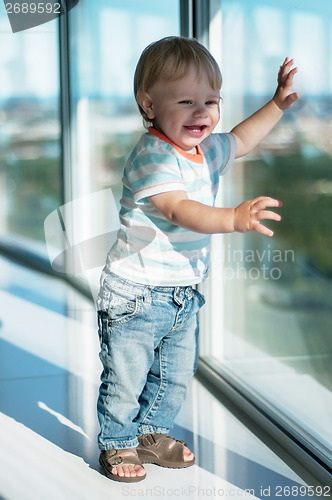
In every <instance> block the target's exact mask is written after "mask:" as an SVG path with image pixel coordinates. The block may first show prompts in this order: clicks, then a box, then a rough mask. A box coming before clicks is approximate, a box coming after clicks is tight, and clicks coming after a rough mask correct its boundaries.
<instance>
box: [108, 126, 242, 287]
mask: <svg viewBox="0 0 332 500" xmlns="http://www.w3.org/2000/svg"><path fill="white" fill-rule="evenodd" d="M234 155H235V143H234V138H233V136H232V135H231V134H212V135H210V136H209V137H207V138H206V139H205V140H204V141H203V142H202V143H201V144H200V146H198V147H197V154H190V153H186V152H185V151H183V150H181V149H180V148H179V147H178V146H176V145H175V144H174V143H172V142H171V141H170V140H169V139H168V138H167V137H166V136H165V135H163V134H161V133H160V132H158V131H157V130H156V129H153V128H150V129H149V131H148V133H146V134H144V135H143V136H142V137H141V139H140V140H139V142H138V144H137V145H136V147H135V148H134V150H133V151H132V153H131V155H130V157H129V159H128V161H127V163H126V166H125V169H124V175H123V179H122V181H123V193H122V198H121V202H120V203H121V210H120V224H121V225H120V229H119V232H118V237H117V241H116V243H115V244H114V245H113V247H112V248H111V250H110V251H109V253H108V256H107V261H106V266H105V267H104V273H106V274H108V273H109V272H113V273H115V274H117V275H119V276H121V277H123V278H125V279H129V280H131V281H136V282H138V283H145V284H148V285H155V286H157V285H161V286H185V285H193V284H196V283H199V282H200V281H202V280H203V279H205V278H206V276H207V273H208V267H209V254H210V235H207V234H201V233H195V232H193V231H190V230H188V229H184V228H182V227H180V226H177V225H174V224H172V223H171V222H169V221H168V220H167V219H166V217H165V216H164V215H163V214H162V213H161V212H159V211H158V210H157V209H156V208H154V206H153V205H152V204H151V203H150V201H149V200H148V197H149V196H152V195H155V194H159V193H166V192H169V191H175V190H181V191H186V193H187V196H188V198H189V199H191V200H195V201H198V202H200V203H204V204H206V205H210V206H213V205H214V203H215V198H216V194H217V191H218V186H219V175H220V173H221V174H224V173H225V172H226V170H228V168H229V167H230V166H231V164H232V162H233V159H234ZM104 276H105V274H104Z"/></svg>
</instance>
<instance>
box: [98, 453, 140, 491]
mask: <svg viewBox="0 0 332 500" xmlns="http://www.w3.org/2000/svg"><path fill="white" fill-rule="evenodd" d="M136 450H137V448H125V449H115V448H111V449H110V450H106V451H102V452H101V453H100V456H99V463H100V465H102V466H103V468H104V470H105V473H106V476H107V477H109V478H110V479H113V480H114V481H123V482H126V483H136V482H138V481H142V480H143V479H145V477H146V474H144V476H133V477H128V476H119V475H118V474H113V472H112V470H113V468H114V467H116V466H117V465H121V464H133V465H142V462H141V461H140V459H139V458H138V456H137V451H136ZM124 451H131V452H133V453H135V455H128V456H125V457H121V456H120V453H123V452H124Z"/></svg>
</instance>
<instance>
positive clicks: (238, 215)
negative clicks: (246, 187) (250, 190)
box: [234, 196, 282, 236]
mask: <svg viewBox="0 0 332 500" xmlns="http://www.w3.org/2000/svg"><path fill="white" fill-rule="evenodd" d="M281 206H282V203H281V201H278V200H275V199H273V198H269V197H267V196H260V197H259V198H255V199H254V200H248V201H245V202H243V203H241V205H239V206H238V207H236V208H235V209H234V231H238V232H240V233H247V232H249V231H257V232H258V233H262V234H265V235H266V236H273V231H271V229H269V228H267V227H266V226H263V225H262V224H261V223H260V221H261V220H263V219H271V220H276V221H280V220H281V217H280V215H279V214H276V213H275V212H272V211H270V210H265V209H266V208H267V207H281Z"/></svg>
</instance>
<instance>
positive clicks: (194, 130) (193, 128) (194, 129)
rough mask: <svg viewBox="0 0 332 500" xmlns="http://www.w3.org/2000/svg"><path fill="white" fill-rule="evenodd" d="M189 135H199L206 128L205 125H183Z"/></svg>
mask: <svg viewBox="0 0 332 500" xmlns="http://www.w3.org/2000/svg"><path fill="white" fill-rule="evenodd" d="M184 128H185V129H186V130H187V132H189V134H190V135H192V136H195V137H200V136H201V135H203V134H204V132H205V130H206V129H207V125H185V127H184Z"/></svg>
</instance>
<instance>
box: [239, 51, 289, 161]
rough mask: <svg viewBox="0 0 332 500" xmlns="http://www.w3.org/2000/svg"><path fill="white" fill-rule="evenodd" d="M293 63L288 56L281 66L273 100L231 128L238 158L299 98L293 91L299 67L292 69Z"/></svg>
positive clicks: (258, 141)
mask: <svg viewBox="0 0 332 500" xmlns="http://www.w3.org/2000/svg"><path fill="white" fill-rule="evenodd" d="M293 64H294V60H293V59H289V58H288V57H286V59H285V61H284V63H283V64H282V65H281V66H280V69H279V73H278V87H277V90H276V92H275V94H274V96H273V98H272V99H271V101H269V102H268V103H267V104H265V106H263V107H262V108H260V109H259V110H258V111H256V113H254V114H253V115H252V116H250V117H249V118H247V119H246V120H244V121H243V122H241V123H240V124H239V125H237V126H236V127H234V128H233V130H231V133H232V134H233V136H234V138H235V143H236V153H235V157H236V158H239V157H240V156H244V155H246V154H247V153H249V152H250V151H252V150H253V149H254V148H255V146H257V144H259V143H260V141H261V140H262V139H264V137H265V136H266V135H267V134H268V133H269V132H270V131H271V130H272V128H273V127H274V126H275V125H276V124H277V123H278V121H279V120H280V118H281V117H282V115H283V112H284V111H285V110H286V109H288V108H290V106H292V104H293V103H294V102H295V101H297V100H298V99H299V94H298V93H296V92H293V79H294V76H295V74H296V73H297V68H293V69H292V66H293Z"/></svg>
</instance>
